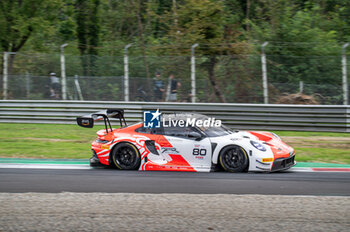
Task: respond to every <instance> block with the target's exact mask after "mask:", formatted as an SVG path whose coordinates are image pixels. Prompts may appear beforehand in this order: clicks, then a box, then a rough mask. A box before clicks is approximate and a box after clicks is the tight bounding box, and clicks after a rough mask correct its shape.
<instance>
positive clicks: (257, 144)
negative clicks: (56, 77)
mask: <svg viewBox="0 0 350 232" xmlns="http://www.w3.org/2000/svg"><path fill="white" fill-rule="evenodd" d="M250 144H251V145H253V147H255V148H256V149H258V150H259V151H266V148H265V147H264V145H262V144H261V143H258V142H255V141H253V140H250Z"/></svg>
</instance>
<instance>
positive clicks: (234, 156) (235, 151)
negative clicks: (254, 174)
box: [223, 147, 245, 169]
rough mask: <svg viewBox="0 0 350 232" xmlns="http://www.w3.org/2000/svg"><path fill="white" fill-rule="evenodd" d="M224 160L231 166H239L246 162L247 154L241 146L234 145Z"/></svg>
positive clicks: (226, 153)
mask: <svg viewBox="0 0 350 232" xmlns="http://www.w3.org/2000/svg"><path fill="white" fill-rule="evenodd" d="M223 161H224V162H225V164H226V165H227V166H228V167H229V168H233V169H234V168H239V167H241V166H242V165H243V164H244V161H245V154H244V152H243V151H242V149H240V148H239V147H234V148H231V149H230V150H228V151H226V152H225V154H224V157H223Z"/></svg>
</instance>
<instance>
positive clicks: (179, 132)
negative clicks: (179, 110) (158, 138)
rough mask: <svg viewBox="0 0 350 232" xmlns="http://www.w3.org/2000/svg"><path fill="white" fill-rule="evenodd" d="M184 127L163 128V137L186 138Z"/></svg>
mask: <svg viewBox="0 0 350 232" xmlns="http://www.w3.org/2000/svg"><path fill="white" fill-rule="evenodd" d="M186 129H188V128H186V127H164V135H169V136H176V137H182V138H184V137H187V134H188V133H186Z"/></svg>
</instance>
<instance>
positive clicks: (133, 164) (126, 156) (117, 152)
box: [111, 143, 141, 170]
mask: <svg viewBox="0 0 350 232" xmlns="http://www.w3.org/2000/svg"><path fill="white" fill-rule="evenodd" d="M111 157H112V163H113V164H114V165H115V166H116V167H117V168H118V169H121V170H137V169H138V168H139V167H140V164H141V156H140V152H139V151H138V149H137V148H136V147H135V146H134V145H132V144H130V143H119V144H117V145H116V147H115V148H114V149H113V151H112V155H111Z"/></svg>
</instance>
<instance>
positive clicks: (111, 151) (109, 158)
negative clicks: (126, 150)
mask: <svg viewBox="0 0 350 232" xmlns="http://www.w3.org/2000/svg"><path fill="white" fill-rule="evenodd" d="M121 143H128V144H130V145H132V146H134V147H135V148H136V150H137V152H138V153H139V155H140V156H141V153H140V150H139V149H138V148H137V146H136V145H135V144H134V143H132V142H130V141H120V142H117V143H115V144H113V147H112V149H111V150H110V152H109V156H108V162H109V165H110V166H115V165H114V163H113V158H112V154H113V151H114V150H115V148H116V147H117V145H118V144H121Z"/></svg>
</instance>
